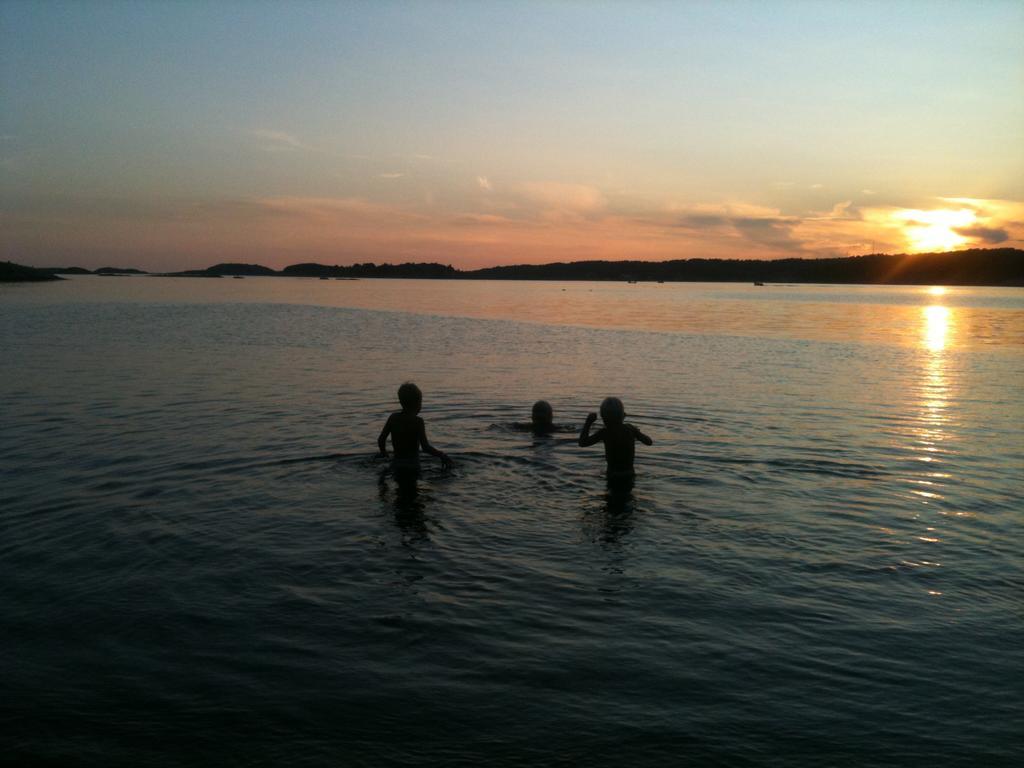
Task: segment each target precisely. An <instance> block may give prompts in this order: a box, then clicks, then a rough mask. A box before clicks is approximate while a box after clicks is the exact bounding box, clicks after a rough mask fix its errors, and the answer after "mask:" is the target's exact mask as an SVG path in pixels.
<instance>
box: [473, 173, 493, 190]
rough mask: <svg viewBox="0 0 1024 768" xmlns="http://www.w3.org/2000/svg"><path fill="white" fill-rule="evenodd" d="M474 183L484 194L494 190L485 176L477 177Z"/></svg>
mask: <svg viewBox="0 0 1024 768" xmlns="http://www.w3.org/2000/svg"><path fill="white" fill-rule="evenodd" d="M476 183H477V185H478V186H479V187H480V189H482V190H483V191H484V192H490V191H491V190H493V189H494V187H493V186H492V185H491V180H490V179H488V178H487V177H486V176H477V177H476Z"/></svg>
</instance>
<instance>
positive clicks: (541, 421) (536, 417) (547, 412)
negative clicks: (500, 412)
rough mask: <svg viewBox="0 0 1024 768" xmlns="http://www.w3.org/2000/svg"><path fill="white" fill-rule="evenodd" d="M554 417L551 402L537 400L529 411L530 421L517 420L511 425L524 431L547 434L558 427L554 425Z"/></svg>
mask: <svg viewBox="0 0 1024 768" xmlns="http://www.w3.org/2000/svg"><path fill="white" fill-rule="evenodd" d="M554 418H555V412H554V410H552V408H551V403H549V402H548V401H547V400H538V401H537V402H536V403H534V404H533V411H532V412H531V413H530V421H528V422H522V421H517V422H516V423H515V424H513V425H512V426H514V427H515V428H516V429H521V430H523V431H524V432H525V431H529V432H533V434H535V435H548V434H550V433H552V432H554V431H555V430H557V429H558V427H556V426H555V423H554Z"/></svg>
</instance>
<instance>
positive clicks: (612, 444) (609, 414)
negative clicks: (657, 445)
mask: <svg viewBox="0 0 1024 768" xmlns="http://www.w3.org/2000/svg"><path fill="white" fill-rule="evenodd" d="M601 419H602V420H603V421H604V427H603V428H602V429H599V430H597V432H595V433H594V434H590V427H591V426H592V425H593V423H594V422H595V421H597V414H596V413H590V414H588V415H587V420H586V421H585V422H584V423H583V430H582V431H581V432H580V445H581V446H582V447H584V448H585V447H587V446H588V445H594V444H595V443H600V442H602V441H603V442H604V458H605V460H606V461H607V462H608V479H609V480H612V479H617V478H631V477H633V474H634V472H633V455H634V453H635V452H636V441H637V440H639V441H640V442H641V443H643V444H644V445H653V444H654V441H653V440H651V438H649V437H648V436H647V435H645V434H644V433H643V432H641V431H640V430H639V429H637V428H636V427H634V426H633V425H632V424H626V408H625V406H624V405H623V404H622V401H621V400H619V398H617V397H606V398H605V399H604V402H602V403H601Z"/></svg>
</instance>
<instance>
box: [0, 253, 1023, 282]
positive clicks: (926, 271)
mask: <svg viewBox="0 0 1024 768" xmlns="http://www.w3.org/2000/svg"><path fill="white" fill-rule="evenodd" d="M11 266H12V267H13V266H17V265H11ZM24 269H32V268H30V267H25V268H24ZM36 271H38V272H44V273H48V274H51V275H52V274H57V273H63V274H87V273H88V270H84V269H83V268H81V267H70V268H67V269H59V268H48V269H42V270H36ZM129 273H141V271H140V270H129V269H116V270H115V269H111V268H109V267H108V268H104V269H102V270H96V272H95V274H129ZM235 275H238V276H243V277H249V276H262V277H316V278H327V279H331V278H335V279H346V278H347V279H352V278H417V279H430V280H587V281H620V282H621V281H637V282H641V281H642V282H653V281H659V282H737V283H837V284H859V285H979V286H980V285H989V286H1024V250H1021V249H1019V248H972V249H970V250H965V251H952V252H946V253H916V254H881V253H878V254H871V255H867V256H848V257H842V258H829V259H796V258H794V259H778V260H774V261H763V260H758V259H678V260H674V261H575V262H556V263H553V264H517V265H511V266H502V267H487V268H484V269H475V270H459V269H456V268H454V267H452V266H451V265H450V264H448V265H445V264H437V263H406V264H374V263H364V264H352V265H349V266H342V265H327V264H316V263H302V264H292V265H290V266H287V267H285V268H284V269H282V270H280V271H277V270H273V269H271V268H270V267H264V266H262V265H259V264H238V263H224V264H216V265H214V266H212V267H208V268H207V269H193V270H185V271H182V272H167V273H160V276H163V277H223V276H235ZM0 279H6V278H4V277H2V276H0ZM39 279H46V278H39Z"/></svg>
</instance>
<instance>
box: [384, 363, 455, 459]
mask: <svg viewBox="0 0 1024 768" xmlns="http://www.w3.org/2000/svg"><path fill="white" fill-rule="evenodd" d="M398 402H399V403H401V404H402V410H400V411H395V412H394V413H392V414H391V415H390V416H388V420H387V423H386V424H385V425H384V429H382V430H381V432H380V437H378V438H377V446H378V447H379V448H380V456H382V457H383V458H385V459H386V458H387V456H388V435H391V447H392V449H393V450H394V452H395V455H394V458H393V459H392V462H391V463H392V466H394V467H395V468H400V469H417V468H419V465H420V449H421V448H422V449H423V450H424V451H426V452H427V453H429V454H430V455H431V456H437V458H439V459H440V460H441V466H442V467H444V468H445V469H447V468H448V467H450V466H451V465H452V462H451V460H450V459H449V458H448V457H447V456H446V455H445V454H444V452H443V451H439V450H437V448H435V447H434V446H432V445H431V444H430V443H429V442H428V441H427V428H426V426H425V425H424V424H423V419H421V418H420V417H419V415H418V414H419V412H420V408H421V407H422V405H423V393H422V392H421V391H420V388H419V387H417V386H416V385H415V384H413V383H412V382H411V381H407V382H405V384H403V385H402V386H400V387H399V388H398Z"/></svg>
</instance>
